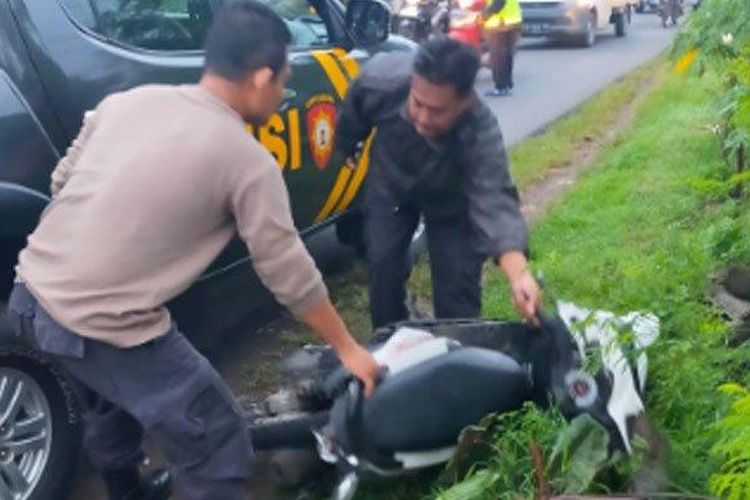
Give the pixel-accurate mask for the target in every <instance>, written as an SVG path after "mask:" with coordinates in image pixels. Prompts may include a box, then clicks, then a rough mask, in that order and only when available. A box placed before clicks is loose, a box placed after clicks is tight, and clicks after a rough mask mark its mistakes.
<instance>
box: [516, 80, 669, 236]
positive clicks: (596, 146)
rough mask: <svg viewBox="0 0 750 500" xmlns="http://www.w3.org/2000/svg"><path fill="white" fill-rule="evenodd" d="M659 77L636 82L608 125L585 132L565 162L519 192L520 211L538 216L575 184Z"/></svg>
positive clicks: (530, 216) (531, 218)
mask: <svg viewBox="0 0 750 500" xmlns="http://www.w3.org/2000/svg"><path fill="white" fill-rule="evenodd" d="M658 80H659V75H658V74H657V73H652V74H651V75H649V76H648V77H646V78H644V79H643V80H642V81H641V83H640V85H639V86H638V89H637V92H636V98H635V99H633V100H632V101H630V102H629V103H628V104H626V105H625V106H624V107H623V108H622V109H621V110H620V113H619V114H618V115H617V117H616V118H615V120H614V121H613V122H612V124H611V125H610V126H609V127H606V128H604V129H602V130H601V131H600V133H598V134H597V135H593V136H592V135H587V136H585V137H584V138H583V139H582V140H581V141H580V142H579V144H578V145H577V148H576V152H575V154H574V155H573V158H572V159H571V160H570V161H568V162H567V163H565V164H563V165H560V166H558V167H553V168H551V169H549V170H547V172H546V173H545V176H544V177H543V178H542V179H541V180H540V181H537V182H535V183H534V184H532V185H531V186H529V187H528V188H527V189H525V190H523V191H522V192H521V213H523V215H524V217H525V218H526V220H527V221H528V222H530V223H533V222H534V221H536V220H539V219H540V218H541V217H542V216H543V215H544V214H545V213H546V212H547V209H548V208H549V207H550V205H551V204H552V203H553V202H554V201H555V200H557V199H559V197H560V195H561V194H562V193H563V192H564V191H565V190H566V189H568V188H569V187H570V186H572V185H573V184H575V182H576V179H577V178H578V176H579V175H580V174H581V172H583V171H585V170H587V169H589V168H590V167H592V166H593V165H594V164H595V163H596V160H597V159H598V158H599V156H600V155H601V153H602V152H603V151H604V150H605V149H606V148H607V147H609V146H610V145H611V144H613V143H614V142H615V140H616V139H617V136H618V135H619V134H620V133H621V132H623V131H624V130H627V128H628V127H629V126H630V124H631V123H632V122H633V118H634V117H635V113H636V111H637V110H638V108H639V106H640V105H641V103H642V102H643V100H644V99H645V97H646V96H647V95H648V94H649V90H650V89H651V88H653V87H654V86H655V85H656V84H657V82H658Z"/></svg>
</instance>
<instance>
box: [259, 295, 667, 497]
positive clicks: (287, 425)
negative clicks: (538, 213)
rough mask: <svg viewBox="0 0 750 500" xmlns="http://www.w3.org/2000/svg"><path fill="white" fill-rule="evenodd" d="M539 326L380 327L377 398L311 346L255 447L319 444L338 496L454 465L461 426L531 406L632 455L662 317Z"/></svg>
mask: <svg viewBox="0 0 750 500" xmlns="http://www.w3.org/2000/svg"><path fill="white" fill-rule="evenodd" d="M591 318H593V320H592V319H591ZM538 319H539V326H538V327H537V326H531V325H529V324H525V323H515V322H504V321H488V320H432V321H407V322H402V323H398V324H395V325H392V326H390V327H387V328H384V329H381V330H378V331H376V335H375V341H374V342H373V344H372V345H371V348H372V351H373V355H374V356H375V358H376V360H377V361H378V362H379V363H380V364H381V365H382V366H384V367H385V368H386V372H385V373H384V375H383V377H382V380H381V381H380V382H379V384H378V386H377V388H376V389H375V391H374V393H373V395H372V396H371V397H369V398H365V397H364V396H363V392H362V387H361V384H360V383H359V382H358V381H355V380H352V378H351V377H350V376H349V375H348V373H347V372H346V371H345V370H344V368H343V367H341V366H340V365H339V363H338V361H337V360H336V357H335V355H334V353H333V351H332V350H331V349H330V348H328V347H323V346H306V347H304V348H303V349H301V350H300V351H298V352H297V353H295V354H293V355H292V356H291V357H290V358H288V359H286V360H285V361H284V362H283V365H282V370H281V371H282V375H283V377H284V379H285V380H286V384H287V385H286V387H285V388H284V389H282V390H280V391H279V392H277V393H275V394H273V395H272V396H270V397H269V398H268V399H266V400H265V401H264V402H262V403H260V404H258V405H257V406H256V407H255V408H254V409H253V415H252V423H251V425H250V430H251V433H252V435H253V441H254V444H255V446H256V448H257V449H259V450H263V449H265V450H276V451H280V450H289V449H295V448H296V449H299V448H305V447H310V446H313V445H314V446H315V447H316V448H317V454H318V456H319V458H320V460H321V461H322V462H324V463H327V464H331V465H333V466H335V468H336V470H337V471H338V477H339V480H338V483H337V485H336V487H335V492H334V498H336V499H338V500H348V499H351V498H352V497H353V496H354V493H355V491H356V489H357V486H358V483H359V482H360V479H361V478H368V477H381V478H383V477H395V476H400V475H403V474H407V473H409V472H411V471H415V470H418V469H422V468H425V467H431V466H435V465H440V464H443V463H445V462H447V461H448V460H449V459H450V457H451V456H452V454H453V452H454V450H455V448H456V445H457V440H458V437H459V435H460V433H461V431H462V429H464V428H465V427H467V426H469V425H472V424H476V423H477V422H479V421H480V420H481V419H482V418H483V417H484V416H485V415H487V414H490V413H504V412H509V411H514V410H517V409H519V408H521V407H522V405H523V404H524V403H525V402H527V401H532V402H534V403H536V404H538V405H540V406H542V407H546V406H548V405H549V404H555V405H557V406H558V407H559V408H560V410H561V411H562V413H563V414H564V415H565V416H566V417H567V418H569V419H572V418H574V417H575V416H577V415H580V414H582V413H587V414H589V415H590V416H591V417H593V419H594V420H595V421H597V422H598V423H599V424H601V425H602V426H603V427H604V428H605V429H606V430H607V431H608V433H609V435H610V446H611V448H612V449H619V450H623V451H624V452H626V453H629V452H631V445H630V440H631V437H632V436H631V429H632V425H631V424H632V420H634V419H635V418H636V417H637V416H638V415H640V414H641V413H642V412H643V410H644V406H643V403H642V400H641V396H642V394H643V392H644V390H645V382H646V368H647V360H646V356H645V352H643V351H644V350H645V348H646V347H647V346H648V345H650V344H651V343H652V342H653V341H654V340H655V339H656V337H657V336H658V328H659V326H658V319H656V318H654V317H652V316H644V315H638V314H632V315H630V316H628V317H625V318H616V317H615V316H614V315H611V314H610V313H604V312H592V311H587V310H585V309H581V308H578V307H577V306H574V305H572V304H566V303H559V304H558V307H557V313H556V314H554V315H547V314H544V313H540V314H539V316H538ZM618 322H619V323H618ZM615 323H617V324H625V325H627V328H629V331H632V333H633V335H632V338H633V340H632V344H633V345H632V346H631V347H633V348H634V349H636V350H637V352H638V355H637V356H636V357H635V358H634V359H629V358H628V357H627V356H625V354H624V351H623V349H622V348H621V347H620V346H619V345H618V344H617V341H616V339H617V332H616V328H614V327H612V325H613V324H615ZM592 349H598V352H599V354H598V355H599V356H600V361H601V363H600V366H601V368H600V369H599V370H598V371H597V373H595V374H589V373H588V372H586V370H584V363H585V362H586V359H587V357H588V356H592V354H591V353H592V352H593V351H592ZM278 466H279V467H281V468H283V467H286V466H291V467H293V466H294V465H290V464H284V463H279V464H278ZM281 475H282V476H283V475H284V472H283V470H282V471H281ZM293 475H294V474H293ZM295 476H296V477H299V474H296V475H295Z"/></svg>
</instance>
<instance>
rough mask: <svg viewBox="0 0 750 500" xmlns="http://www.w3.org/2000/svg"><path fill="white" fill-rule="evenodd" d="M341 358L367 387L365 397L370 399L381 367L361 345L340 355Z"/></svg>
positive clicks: (348, 368) (347, 367)
mask: <svg viewBox="0 0 750 500" xmlns="http://www.w3.org/2000/svg"><path fill="white" fill-rule="evenodd" d="M339 357H340V358H341V363H342V364H343V365H344V366H345V367H346V369H347V370H349V373H351V374H352V375H354V376H355V377H357V378H358V379H359V380H360V381H361V382H362V384H363V385H364V386H365V396H367V397H370V395H371V394H372V392H373V391H374V390H375V381H376V379H377V377H378V373H379V371H380V366H379V365H378V363H377V361H375V358H374V357H373V356H372V354H370V353H369V352H368V351H367V350H366V349H364V348H363V347H362V346H360V345H359V344H355V345H354V348H352V349H351V350H349V351H346V352H342V353H339Z"/></svg>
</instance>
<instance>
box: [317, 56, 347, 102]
mask: <svg viewBox="0 0 750 500" xmlns="http://www.w3.org/2000/svg"><path fill="white" fill-rule="evenodd" d="M312 56H313V57H314V58H315V60H316V61H318V63H319V64H320V66H321V67H322V68H323V71H325V73H326V75H327V76H328V79H329V80H330V81H331V84H332V85H333V89H334V90H335V91H336V94H337V95H338V96H339V99H343V98H344V96H345V95H346V90H347V89H348V88H349V81H348V80H347V78H346V75H344V71H343V70H342V69H341V66H339V65H338V63H337V62H336V59H335V58H334V57H333V56H332V55H331V53H330V52H325V51H320V50H315V51H313V52H312Z"/></svg>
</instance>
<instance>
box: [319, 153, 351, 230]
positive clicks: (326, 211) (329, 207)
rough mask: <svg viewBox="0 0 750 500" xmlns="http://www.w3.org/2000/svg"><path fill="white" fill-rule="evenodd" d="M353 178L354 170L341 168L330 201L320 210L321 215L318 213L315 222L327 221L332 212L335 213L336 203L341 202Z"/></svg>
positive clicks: (329, 195)
mask: <svg viewBox="0 0 750 500" xmlns="http://www.w3.org/2000/svg"><path fill="white" fill-rule="evenodd" d="M351 177H352V169H351V168H349V167H347V166H346V165H344V166H343V167H341V170H339V175H338V177H337V178H336V183H335V184H334V185H333V189H332V190H331V192H330V193H329V194H328V199H327V200H326V202H325V204H324V205H323V208H321V209H320V213H318V215H317V217H315V222H320V221H322V220H324V219H326V218H327V217H328V216H329V215H330V214H331V212H333V209H334V208H336V203H337V202H338V201H339V199H341V195H343V194H344V190H345V189H346V186H347V185H348V184H349V180H350V179H351Z"/></svg>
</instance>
